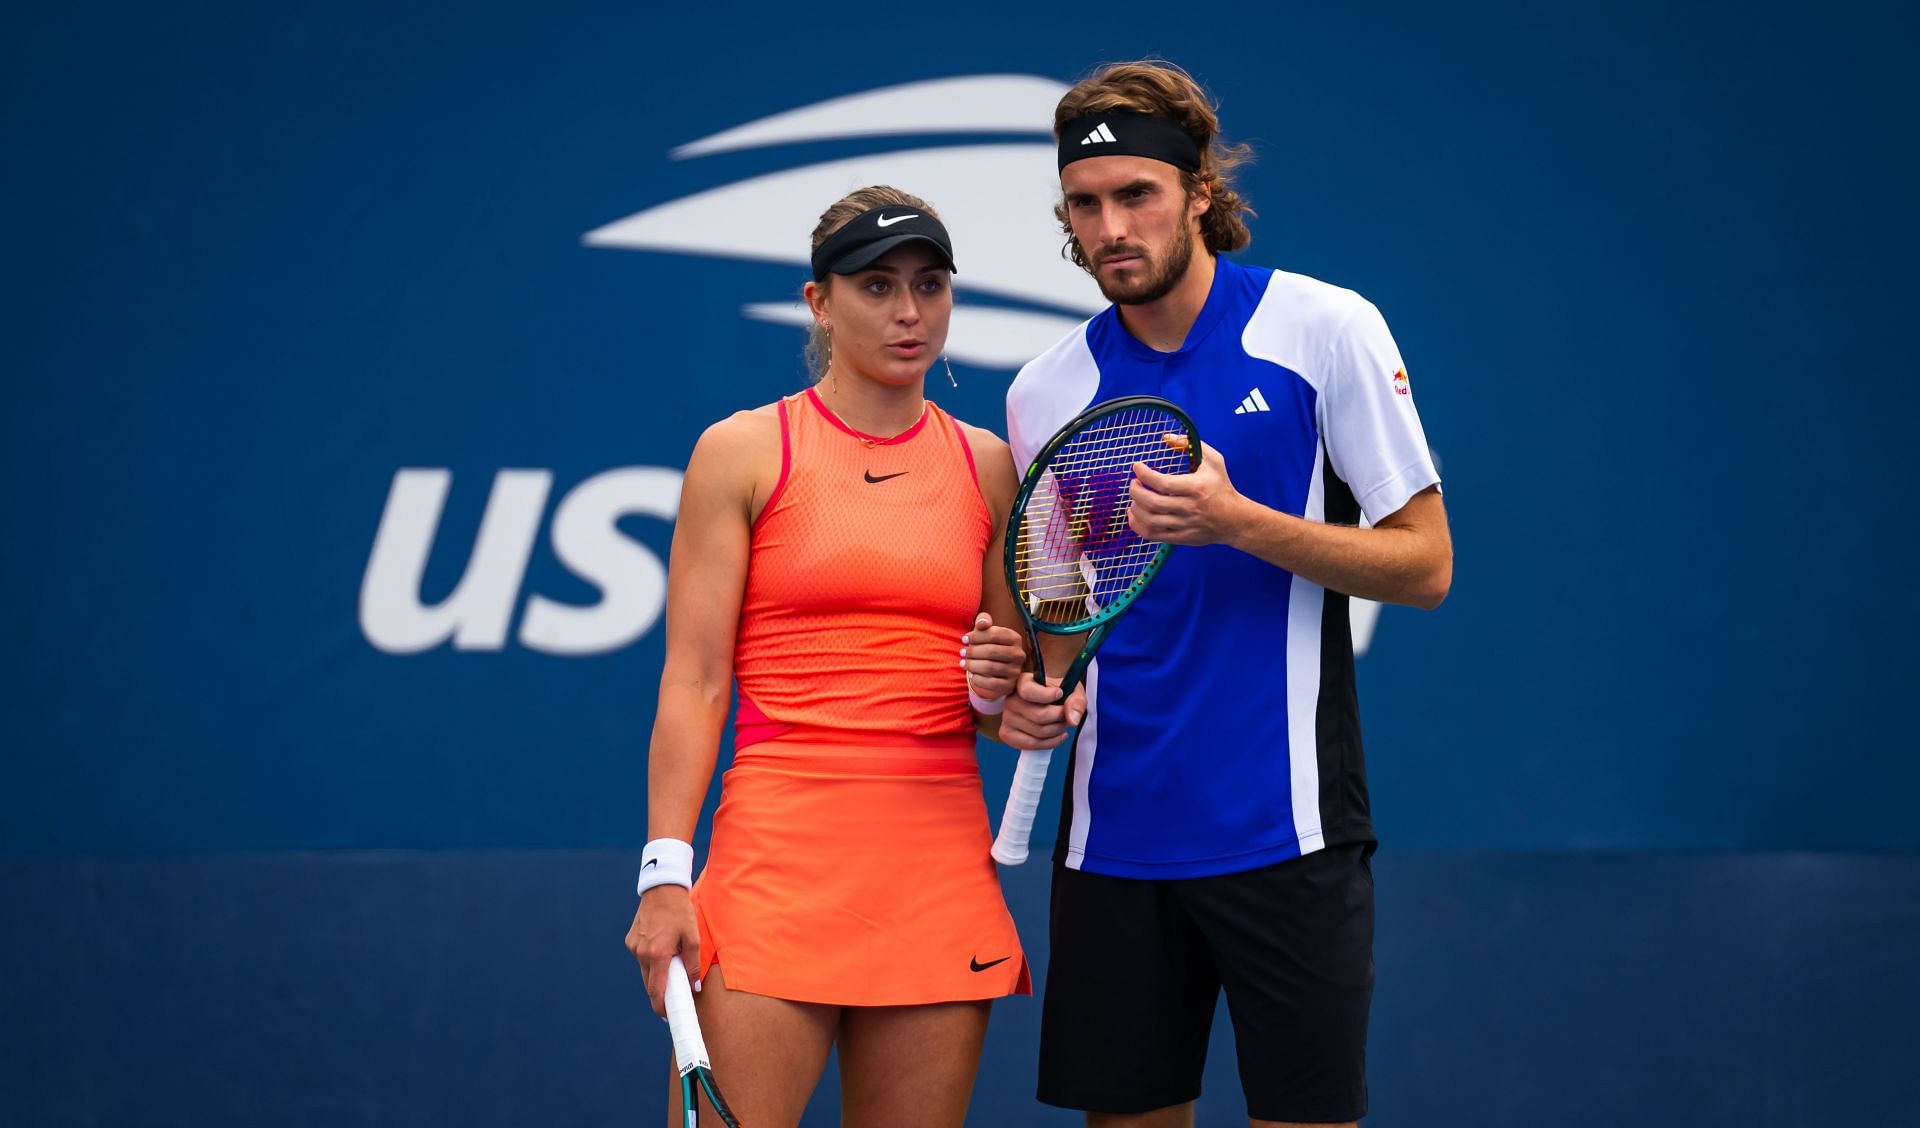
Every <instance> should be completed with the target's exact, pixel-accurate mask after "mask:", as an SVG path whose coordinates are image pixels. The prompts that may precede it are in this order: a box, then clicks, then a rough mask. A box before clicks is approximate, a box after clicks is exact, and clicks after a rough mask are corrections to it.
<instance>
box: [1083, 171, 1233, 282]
mask: <svg viewBox="0 0 1920 1128" xmlns="http://www.w3.org/2000/svg"><path fill="white" fill-rule="evenodd" d="M1060 191H1061V193H1062V195H1063V196H1065V198H1066V204H1067V222H1068V223H1069V224H1070V225H1071V226H1072V228H1073V238H1074V241H1075V242H1077V243H1079V244H1080V254H1081V257H1083V258H1084V259H1086V261H1087V268H1088V270H1089V272H1091V273H1092V274H1093V280H1094V281H1095V282H1097V283H1099V284H1100V292H1101V293H1102V294H1105V295H1106V297H1107V300H1108V301H1110V302H1113V303H1114V304H1116V305H1146V304H1148V303H1151V302H1155V301H1158V300H1160V299H1161V298H1163V297H1165V296H1166V295H1167V294H1168V293H1169V292H1171V291H1172V289H1173V288H1174V286H1176V285H1177V284H1179V282H1180V279H1181V278H1183V277H1185V276H1186V273H1187V267H1188V265H1189V264H1190V263H1191V262H1192V261H1193V250H1194V248H1193V237H1194V228H1195V226H1196V220H1198V218H1199V217H1200V216H1201V215H1202V214H1204V213H1205V212H1206V210H1207V206H1208V203H1209V201H1208V200H1207V198H1206V197H1205V196H1195V197H1194V198H1192V199H1188V198H1187V193H1186V190H1185V189H1184V188H1183V187H1182V186H1181V184H1180V170H1179V169H1177V168H1175V167H1173V166H1172V165H1170V164H1167V163H1166V162H1164V161H1156V160H1152V159H1150V158H1147V157H1088V158H1086V159H1085V160H1078V161H1075V162H1073V163H1072V164H1070V165H1068V166H1067V167H1066V168H1064V169H1062V170H1061V172H1060Z"/></svg>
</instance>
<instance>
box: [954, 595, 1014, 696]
mask: <svg viewBox="0 0 1920 1128" xmlns="http://www.w3.org/2000/svg"><path fill="white" fill-rule="evenodd" d="M960 641H961V644H962V645H961V648H960V665H961V667H962V668H964V669H965V670H966V671H967V685H968V687H969V688H970V689H972V690H973V692H974V693H975V694H977V695H979V696H980V697H983V698H986V699H987V700H989V701H997V700H999V699H1000V698H1002V697H1005V696H1006V695H1007V694H1009V693H1012V692H1013V685H1014V682H1015V681H1016V680H1017V679H1018V678H1019V677H1020V671H1021V670H1023V669H1025V668H1026V665H1027V647H1026V644H1025V642H1024V641H1022V639H1021V638H1020V632H1019V631H1016V630H1014V629H1013V628H1012V627H996V626H994V625H993V616H991V615H989V614H987V613H986V612H985V611H982V612H980V614H979V615H977V616H975V618H974V620H973V630H971V631H969V632H967V634H966V635H965V636H964V637H962V638H961V640H960Z"/></svg>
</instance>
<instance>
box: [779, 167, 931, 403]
mask: <svg viewBox="0 0 1920 1128" xmlns="http://www.w3.org/2000/svg"><path fill="white" fill-rule="evenodd" d="M874 208H913V209H914V210H915V211H923V212H926V213H927V214H928V215H930V216H932V217H933V218H935V219H939V218H940V213H939V212H937V211H935V210H933V205H932V204H929V203H927V202H926V201H925V200H923V199H921V198H920V197H918V196H916V195H914V194H913V193H911V192H902V191H901V190H900V189H898V188H894V187H892V186H890V185H886V184H871V185H868V186H867V187H865V188H855V189H854V190H853V191H851V192H848V193H847V194H846V195H844V196H842V197H840V198H839V199H838V200H836V201H834V203H833V205H832V206H830V207H828V208H827V210H826V211H823V212H821V213H820V222H819V223H816V224H814V227H813V240H812V243H811V244H810V245H809V247H808V249H809V250H810V251H817V250H819V249H820V244H822V243H824V242H826V241H827V237H828V236H829V235H832V234H833V233H834V232H835V231H838V230H840V229H841V228H842V227H845V226H846V225H847V224H848V223H850V222H852V221H853V219H854V217H856V216H858V215H860V214H861V213H863V212H868V211H872V210H873V209H874ZM832 281H833V276H832V275H831V274H829V275H828V276H827V277H826V278H824V279H822V280H821V282H820V285H821V286H823V287H824V286H827V285H830V284H831V283H832ZM804 355H805V357H806V362H807V372H808V374H809V375H811V376H812V377H813V380H814V382H815V383H818V382H819V381H820V378H821V377H822V376H825V375H826V374H827V361H828V359H830V358H831V356H832V352H831V350H830V349H829V348H828V346H827V334H826V332H825V331H824V330H822V329H821V328H820V323H819V322H818V321H816V322H814V323H813V325H812V326H811V327H809V328H808V329H807V344H806V350H805V353H804Z"/></svg>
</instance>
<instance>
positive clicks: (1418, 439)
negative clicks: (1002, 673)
mask: <svg viewBox="0 0 1920 1128" xmlns="http://www.w3.org/2000/svg"><path fill="white" fill-rule="evenodd" d="M1218 133H1219V123H1218V119H1217V118H1216V116H1215V114H1214V110H1213V106H1212V104H1211V101H1210V99H1209V98H1208V97H1207V95H1206V93H1205V92H1204V91H1202V90H1201V89H1200V87H1199V86H1198V85H1197V84H1196V83H1195V82H1194V81H1193V79H1192V78H1191V77H1189V76H1188V75H1187V74H1186V73H1185V72H1184V71H1182V70H1180V69H1179V68H1177V67H1174V66H1171V65H1169V64H1166V63H1158V62H1145V63H1127V64H1120V65H1115V66H1109V67H1105V68H1103V69H1101V70H1099V71H1098V72H1096V73H1095V74H1094V75H1093V76H1092V77H1090V78H1088V79H1086V80H1085V81H1083V82H1081V83H1079V84H1078V85H1077V86H1075V87H1074V88H1073V89H1072V90H1070V91H1068V92H1067V94H1066V95H1065V97H1063V98H1062V99H1061V101H1060V104H1059V106H1058V107H1057V108H1056V110H1055V112H1054V135H1055V138H1056V139H1057V141H1058V143H1059V167H1060V187H1061V192H1062V197H1063V198H1062V202H1061V204H1060V205H1059V207H1058V209H1057V213H1056V214H1057V215H1058V216H1059V218H1060V220H1061V222H1062V225H1063V227H1064V229H1065V231H1066V233H1067V234H1068V236H1069V237H1070V239H1069V242H1068V244H1067V249H1068V253H1069V254H1070V255H1071V256H1072V257H1073V259H1074V261H1075V262H1077V263H1079V264H1080V265H1081V266H1082V267H1084V268H1085V269H1086V270H1087V271H1089V272H1090V273H1091V274H1092V275H1093V276H1094V278H1095V280H1096V281H1098V283H1099V284H1100V288H1101V290H1102V292H1104V293H1105V295H1106V296H1107V298H1108V299H1109V300H1111V301H1112V302H1113V305H1112V306H1111V307H1110V308H1108V309H1107V310H1106V311H1104V312H1103V313H1101V314H1099V315H1098V316H1096V317H1094V318H1093V319H1092V320H1090V321H1088V322H1087V323H1086V324H1085V325H1083V326H1081V327H1080V328H1078V329H1076V330H1074V332H1072V333H1071V334H1069V335H1068V336H1067V338H1066V339H1065V340H1063V341H1061V342H1060V343H1059V344H1057V345H1055V346H1054V347H1053V348H1052V349H1050V350H1048V351H1047V352H1046V353H1045V354H1043V355H1041V356H1040V357H1038V358H1037V359H1035V360H1034V361H1033V362H1032V363H1030V364H1028V365H1027V366H1026V367H1025V368H1024V369H1022V370H1021V372H1020V375H1019V377H1018V378H1017V379H1016V380H1015V381H1014V383H1013V386H1012V388H1011V390H1010V391H1009V392H1008V394H1007V430H1008V435H1009V439H1010V441H1011V444H1012V447H1013V454H1014V460H1015V463H1016V464H1017V466H1018V467H1019V468H1020V469H1022V470H1023V471H1024V469H1025V467H1026V466H1027V465H1028V464H1029V463H1030V462H1031V461H1032V459H1033V458H1034V456H1035V454H1036V453H1037V451H1038V450H1039V448H1040V447H1041V446H1042V445H1043V444H1044V443H1045V442H1046V440H1047V438H1048V437H1049V436H1050V435H1052V434H1053V432H1054V431H1055V430H1056V429H1057V428H1058V427H1059V426H1061V425H1062V424H1064V423H1065V422H1067V421H1068V420H1070V419H1072V418H1073V417H1074V416H1075V415H1076V414H1078V413H1079V412H1080V411H1081V410H1082V409H1084V408H1086V407H1087V406H1089V405H1091V404H1093V403H1096V402H1099V401H1101V400H1105V399H1109V398H1112V397H1114V396H1122V395H1132V394H1150V395H1158V396H1163V397H1165V398H1167V399H1169V400H1172V401H1173V402H1174V403H1176V404H1178V405H1179V406H1181V407H1182V408H1184V409H1185V410H1186V411H1187V412H1188V413H1189V414H1190V415H1191V416H1192V417H1193V419H1194V422H1195V424H1196V425H1197V427H1198V429H1199V433H1200V436H1201V440H1202V442H1203V444H1204V446H1205V456H1204V459H1203V461H1202V464H1201V466H1200V467H1199V469H1198V470H1197V471H1195V472H1194V473H1193V474H1191V475H1183V476H1178V477H1169V476H1166V475H1162V474H1158V473H1155V472H1154V471H1152V470H1151V469H1148V468H1146V467H1144V466H1139V467H1136V470H1135V482H1134V484H1133V486H1132V493H1133V511H1132V518H1131V520H1132V524H1133V526H1134V529H1135V531H1136V532H1138V533H1139V534H1140V535H1141V536H1143V537H1145V538H1147V539H1150V540H1158V541H1166V542H1171V543H1174V544H1179V545H1185V546H1188V547H1185V548H1181V549H1179V550H1177V551H1175V552H1174V553H1173V555H1172V556H1171V557H1170V558H1169V559H1168V561H1167V564H1166V567H1165V569H1164V571H1163V572H1162V573H1161V574H1160V576H1159V577H1158V578H1157V579H1156V580H1155V581H1154V582H1153V584H1152V586H1151V587H1149V588H1148V590H1147V591H1145V592H1144V593H1143V594H1142V595H1141V597H1140V599H1139V601H1138V602H1137V603H1136V604H1135V605H1134V606H1133V608H1132V610H1131V611H1129V612H1128V614H1127V617H1126V618H1125V619H1123V620H1122V621H1120V622H1119V623H1118V624H1117V625H1116V626H1115V628H1114V630H1113V634H1112V636H1111V637H1110V638H1109V639H1108V640H1107V642H1106V644H1105V646H1104V648H1103V649H1102V650H1101V652H1100V656H1099V658H1098V659H1097V660H1096V661H1095V662H1094V663H1093V667H1092V669H1090V670H1089V671H1088V675H1087V679H1086V683H1085V687H1084V691H1076V692H1075V695H1074V698H1073V699H1072V700H1070V701H1068V702H1066V703H1065V704H1064V706H1063V705H1062V704H1061V703H1059V689H1058V688H1057V687H1055V686H1045V685H1036V684H1035V683H1034V681H1033V679H1032V676H1031V674H1029V675H1027V677H1026V678H1025V679H1024V680H1023V681H1022V683H1021V684H1020V686H1019V688H1018V691H1017V692H1016V694H1015V695H1014V697H1013V698H1012V699H1010V700H1009V703H1008V705H1007V709H1006V713H1005V716H1004V717H1003V718H1002V724H1001V737H1002V739H1004V740H1006V741H1007V742H1008V743H1010V744H1013V745H1014V746H1016V747H1021V748H1043V747H1052V746H1054V745H1056V744H1058V743H1059V742H1060V741H1061V740H1062V739H1063V737H1064V735H1065V731H1066V725H1067V723H1068V721H1069V720H1070V719H1071V720H1077V719H1079V718H1080V717H1081V715H1082V714H1083V713H1084V719H1085V724H1084V726H1083V727H1082V728H1081V731H1080V734H1079V737H1078V740H1077V743H1076V745H1075V747H1074V749H1073V754H1072V756H1071V757H1070V760H1069V764H1068V769H1067V770H1068V772H1069V773H1070V774H1069V777H1068V780H1067V786H1066V796H1067V797H1066V803H1065V809H1064V810H1063V812H1062V817H1061V823H1060V841H1059V848H1058V851H1057V853H1056V856H1055V869H1054V884H1053V910H1052V926H1053V927H1052V955H1051V962H1050V965H1049V972H1048V977H1047V989H1046V1001H1045V1004H1044V1010H1043V1012H1042V1013H1043V1025H1042V1033H1041V1040H1040V1099H1041V1100H1042V1101H1044V1102H1046V1103H1048V1104H1053V1105H1061V1106H1064V1107H1068V1108H1078V1109H1083V1110H1086V1113H1087V1123H1088V1124H1089V1125H1093V1126H1098V1128H1120V1126H1127V1128H1162V1126H1184V1125H1190V1124H1192V1123H1193V1103H1192V1102H1193V1100H1194V1099H1195V1098H1196V1097H1197V1096H1198V1095H1199V1092H1200V1077H1201V1070H1202V1067H1203V1065H1204V1064H1205V1060H1206V1048H1207V1032H1208V1029H1209V1027H1210V1025H1211V1022H1212V1017H1213V1010H1214V1005H1215V1001H1216V1000H1217V998H1218V997H1219V995H1220V993H1221V988H1222V987H1223V986H1224V987H1225V991H1226V997H1227V1007H1228V1010H1229V1012H1230V1013H1231V1016H1232V1019H1233V1024H1234V1036H1235V1040H1236V1042H1237V1043H1238V1047H1239V1057H1240V1080H1241V1085H1242V1087H1243V1089H1244V1090H1245V1094H1246V1101H1247V1112H1248V1116H1249V1118H1250V1119H1251V1122H1252V1123H1253V1124H1254V1125H1256V1126H1262V1125H1291V1124H1329V1123H1331V1124H1352V1123H1354V1122H1355V1121H1357V1120H1358V1119H1359V1118H1360V1117H1361V1116H1362V1115H1363V1114H1364V1113H1365V1112H1366V1107H1367V1087H1366V1076H1365V1059H1366V1034H1367V1011H1368V1007H1369V1004H1370V1002H1371V1000H1372V992H1373V954H1372V945H1373V880H1372V872H1371V868H1370V863H1369V860H1368V859H1369V857H1370V855H1371V854H1372V851H1373V848H1374V842H1375V839H1374V833H1373V826H1372V823H1371V821H1370V818H1369V816H1368V812H1367V785H1366V774H1365V770H1364V768H1363V766H1362V761H1361V753H1360V722H1359V709H1358V703H1357V700H1356V697H1355V693H1354V677H1353V649H1352V639H1351V635H1350V633H1349V628H1348V623H1347V599H1348V597H1349V596H1361V597H1365V598H1368V599H1376V600H1382V601H1386V602H1391V603H1404V604H1411V605H1414V606H1418V607H1425V608H1432V607H1435V606H1437V605H1438V604H1439V603H1440V601H1441V600H1442V599H1443V598H1445V596H1446V594H1447V588H1448V585H1449V583H1450V582H1451V578H1452V570H1453V564H1452V559H1453V550H1452V545H1451V540H1450V537H1449V534H1448V531H1447V519H1446V513H1445V510H1444V509H1443V508H1442V505H1441V500H1440V488H1439V480H1440V479H1439V475H1438V473H1436V472H1435V470H1434V465H1433V460H1432V457H1431V455H1430V454H1429V453H1428V451H1427V443H1426V439H1425V436H1424V435H1423V433H1422V430H1421V426H1420V419H1419V416H1418V415H1417V414H1416V413H1415V411H1414V407H1413V398H1412V395H1411V392H1410V390H1409V388H1408V386H1407V377H1406V371H1405V369H1404V367H1403V366H1402V364H1401V360H1400V353H1399V350H1398V349H1397V348H1396V347H1395V345H1394V342H1393V338H1392V337H1391V336H1390V335H1389V334H1388V332H1387V326H1386V322H1385V321H1384V320H1382V318H1381V316H1380V312H1379V311H1378V310H1377V309H1375V308H1374V307H1373V306H1372V305H1371V304H1369V303H1368V302H1367V301H1366V300H1365V299H1363V298H1361V297H1360V296H1359V295H1358V294H1355V293H1353V292H1352V291H1350V290H1344V289H1340V288H1338V287H1335V286H1331V285H1328V284H1327V283H1324V282H1319V281H1315V280H1314V279H1312V278H1307V277H1303V276H1301V275H1298V274H1287V273H1284V272H1282V271H1278V270H1267V269H1262V268H1257V267H1249V266H1241V265H1239V264H1237V263H1233V262H1229V261H1227V260H1225V259H1222V258H1220V257H1218V256H1219V254H1220V253H1221V252H1223V251H1232V250H1238V249H1239V248H1241V247H1244V246H1245V245H1246V244H1247V241H1248V235H1247V229H1246V226H1245V224H1244V222H1243V221H1242V213H1244V212H1246V211H1247V210H1248V208H1247V205H1246V204H1245V202H1244V201H1242V200H1241V198H1240V197H1239V196H1238V195H1237V194H1236V193H1235V192H1234V191H1233V187H1232V183H1231V178H1230V173H1231V171H1232V169H1233V168H1234V166H1236V165H1237V164H1239V163H1240V162H1241V161H1242V160H1244V159H1245V158H1246V151H1245V149H1244V148H1239V149H1228V148H1226V147H1224V146H1223V145H1222V144H1221V143H1220V141H1219V138H1218ZM1229 471H1231V472H1229ZM1362 517H1364V518H1366V519H1367V521H1369V522H1370V523H1371V525H1372V527H1371V528H1361V527H1358V526H1359V524H1360V520H1361V518H1362ZM1050 643H1057V644H1058V647H1059V649H1058V657H1057V658H1056V657H1055V652H1054V647H1053V645H1049V646H1048V651H1047V654H1046V658H1047V669H1048V670H1050V671H1054V670H1060V669H1063V668H1064V667H1065V666H1066V664H1067V661H1068V660H1069V659H1070V658H1071V657H1072V655H1073V654H1074V653H1075V652H1076V649H1077V640H1072V639H1067V640H1059V639H1053V640H1050ZM1082 693H1084V696H1082Z"/></svg>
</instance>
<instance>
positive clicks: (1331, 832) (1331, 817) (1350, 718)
mask: <svg viewBox="0 0 1920 1128" xmlns="http://www.w3.org/2000/svg"><path fill="white" fill-rule="evenodd" d="M1321 475H1322V481H1324V482H1325V483H1326V495H1325V499H1326V520H1327V524H1329V525H1358V524H1359V523H1360V503H1359V502H1358V501H1356V500H1355V499H1354V496H1353V491H1352V490H1351V489H1349V488H1348V487H1347V484H1346V483H1345V482H1343V481H1341V480H1340V478H1339V476H1338V475H1336V474H1335V473H1334V472H1333V462H1332V461H1331V460H1326V464H1325V465H1324V466H1322V467H1321ZM1323 598H1324V599H1325V600H1326V604H1325V606H1324V607H1323V608H1322V610H1321V613H1320V704H1319V710H1318V712H1317V714H1316V716H1315V724H1314V728H1315V730H1316V732H1317V733H1318V734H1319V744H1320V747H1319V749H1318V753H1319V760H1320V820H1321V823H1320V825H1321V827H1322V828H1323V829H1324V830H1325V832H1326V845H1328V846H1338V845H1340V844H1342V843H1346V842H1372V841H1375V839H1374V834H1373V816H1372V813H1371V812H1370V811H1369V809H1368V806H1367V765H1366V758H1365V757H1364V756H1363V755H1362V753H1361V751H1360V695H1359V691H1358V688H1357V687H1356V685H1355V684H1354V677H1353V626H1352V620H1351V618H1350V617H1349V614H1348V607H1347V597H1346V596H1345V595H1343V594H1341V593H1340V592H1335V591H1329V592H1326V593H1325V595H1324V596H1323Z"/></svg>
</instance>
